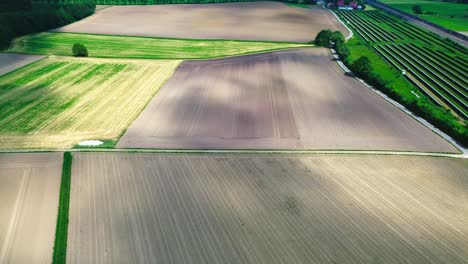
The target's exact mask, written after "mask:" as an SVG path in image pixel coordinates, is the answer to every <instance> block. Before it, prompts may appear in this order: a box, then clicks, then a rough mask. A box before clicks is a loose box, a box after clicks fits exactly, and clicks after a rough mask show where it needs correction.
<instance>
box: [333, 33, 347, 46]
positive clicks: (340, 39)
mask: <svg viewBox="0 0 468 264" xmlns="http://www.w3.org/2000/svg"><path fill="white" fill-rule="evenodd" d="M330 41H332V42H334V43H335V44H336V43H344V42H345V38H344V36H343V33H341V32H340V31H335V32H333V33H332V35H331V38H330Z"/></svg>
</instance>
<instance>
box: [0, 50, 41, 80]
mask: <svg viewBox="0 0 468 264" xmlns="http://www.w3.org/2000/svg"><path fill="white" fill-rule="evenodd" d="M44 57H45V56H40V55H23V54H9V53H0V76H2V75H4V74H6V73H8V72H11V71H13V70H16V69H18V68H21V67H23V66H25V65H28V64H30V63H33V62H35V61H38V60H40V59H42V58H44Z"/></svg>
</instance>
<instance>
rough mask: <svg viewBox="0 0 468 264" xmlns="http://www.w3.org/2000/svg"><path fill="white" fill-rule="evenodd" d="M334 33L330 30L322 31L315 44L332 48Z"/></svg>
mask: <svg viewBox="0 0 468 264" xmlns="http://www.w3.org/2000/svg"><path fill="white" fill-rule="evenodd" d="M332 35H333V32H332V31H331V30H330V29H324V30H322V31H320V32H319V33H318V34H317V36H316V37H315V44H317V45H318V46H322V47H328V46H330V41H331V39H332Z"/></svg>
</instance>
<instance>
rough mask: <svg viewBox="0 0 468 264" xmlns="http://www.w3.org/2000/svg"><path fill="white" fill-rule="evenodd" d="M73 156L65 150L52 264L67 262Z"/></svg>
mask: <svg viewBox="0 0 468 264" xmlns="http://www.w3.org/2000/svg"><path fill="white" fill-rule="evenodd" d="M72 158H73V157H72V155H71V153H70V152H65V153H64V155H63V166H62V179H61V182H60V198H59V206H58V216H57V227H56V230H55V243H54V254H53V257H52V264H65V263H67V261H66V259H67V235H68V208H69V207H70V188H71V186H70V184H71V169H72Z"/></svg>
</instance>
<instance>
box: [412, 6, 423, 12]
mask: <svg viewBox="0 0 468 264" xmlns="http://www.w3.org/2000/svg"><path fill="white" fill-rule="evenodd" d="M412 8H413V11H414V13H416V14H422V13H423V11H422V7H421V6H420V5H414V6H413V7H412Z"/></svg>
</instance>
